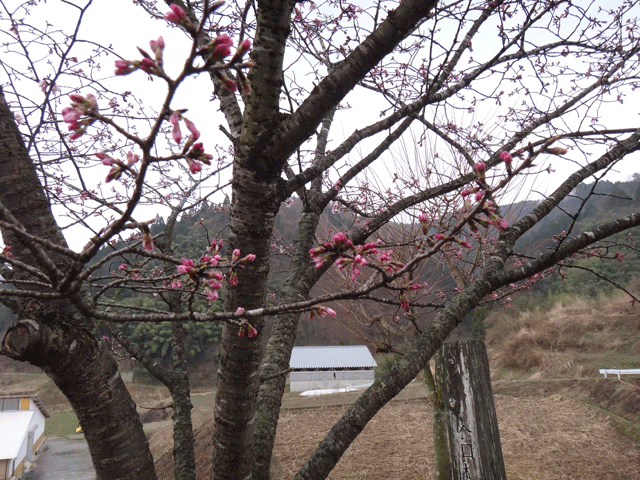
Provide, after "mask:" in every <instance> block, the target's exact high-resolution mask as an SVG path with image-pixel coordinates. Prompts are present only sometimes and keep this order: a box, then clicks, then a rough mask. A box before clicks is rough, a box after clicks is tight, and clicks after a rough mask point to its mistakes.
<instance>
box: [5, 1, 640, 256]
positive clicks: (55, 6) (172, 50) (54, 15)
mask: <svg viewBox="0 0 640 480" xmlns="http://www.w3.org/2000/svg"><path fill="white" fill-rule="evenodd" d="M11 3H12V2H9V4H11ZM603 3H619V0H615V1H613V2H603ZM161 8H163V9H165V10H168V9H167V8H165V7H164V6H162V7H161ZM163 11H164V10H163ZM32 12H33V13H32V16H31V17H30V19H29V20H30V21H31V22H40V23H41V24H42V25H44V22H45V21H48V22H50V23H51V24H53V25H56V26H57V25H63V24H65V23H67V22H75V19H76V18H77V14H78V12H77V9H75V8H72V7H70V6H69V5H66V4H64V3H62V2H59V1H48V2H46V3H44V2H40V3H38V4H37V6H35V7H33V10H32ZM161 35H162V36H163V37H164V39H165V42H166V44H167V47H166V49H165V66H166V70H167V71H168V73H169V74H170V75H175V74H176V73H177V72H178V71H179V69H180V68H181V62H182V57H183V55H184V52H185V51H186V50H188V48H189V40H188V38H187V37H186V36H185V35H184V34H183V33H182V32H181V31H180V30H178V29H177V28H171V27H170V26H169V25H168V24H167V23H166V22H164V21H158V20H153V19H151V18H150V17H149V15H148V14H147V13H146V12H144V11H143V10H142V9H141V8H140V7H138V6H135V5H134V4H133V3H132V2H130V1H128V0H94V1H93V4H92V6H91V7H90V9H89V11H88V13H87V15H86V16H85V19H84V21H83V24H82V27H81V30H80V37H82V38H90V39H92V40H94V41H96V42H98V43H102V44H111V45H112V46H113V49H114V50H115V51H116V52H118V53H119V54H120V55H121V56H122V57H123V58H127V59H138V58H140V56H139V54H138V52H137V50H136V47H137V46H140V47H142V48H145V49H147V50H148V42H149V40H150V39H156V38H158V37H159V36H161ZM497 41H498V39H497V37H487V38H486V42H487V45H485V46H484V48H483V47H482V46H480V48H478V46H476V49H475V51H474V55H475V56H476V59H477V58H478V56H480V55H482V52H483V50H491V49H490V48H487V46H488V45H490V44H491V43H493V42H497ZM477 43H478V42H477V40H476V44H477ZM86 48H90V46H89V45H87V47H86ZM75 54H76V55H78V56H81V55H80V54H81V52H80V51H77V52H76V53H75ZM114 60H115V58H109V59H104V60H103V61H102V70H101V72H100V75H101V76H103V78H105V79H108V80H105V81H108V82H110V85H111V87H112V88H113V89H114V90H117V91H124V90H132V91H133V92H134V93H135V94H136V95H137V96H139V97H141V98H143V99H144V101H145V102H146V103H147V104H148V105H154V104H155V105H158V103H159V102H161V100H162V98H163V97H164V92H165V90H166V89H165V85H164V82H161V81H159V80H157V79H156V80H155V81H153V82H150V81H149V80H148V78H147V76H146V75H143V74H141V73H140V72H136V73H135V74H132V75H129V76H125V77H114V76H113V75H112V73H113V70H114V67H113V61H114ZM31 87H32V88H31V89H30V90H31V91H33V92H34V93H33V94H34V95H38V94H40V95H42V93H41V92H39V91H38V90H37V88H34V87H35V86H31ZM211 90H212V88H211V83H210V81H209V80H208V78H206V76H201V77H200V78H198V79H190V80H189V81H187V82H186V83H185V84H184V85H183V86H182V88H181V90H180V91H179V94H178V95H177V97H176V98H175V99H174V101H173V102H172V108H189V114H188V116H189V118H190V119H192V120H193V121H194V122H195V123H196V125H197V126H198V127H199V129H200V131H201V132H202V137H201V140H203V141H204V142H205V147H206V146H207V145H208V144H209V145H210V144H215V143H216V142H220V143H222V144H227V143H228V141H227V140H226V138H225V137H224V136H223V135H222V133H220V131H219V129H218V126H219V125H220V124H223V123H224V120H223V117H222V115H221V114H220V113H219V112H218V111H217V109H218V105H217V102H216V101H214V102H209V101H208V100H209V98H211ZM639 93H640V92H636V93H635V97H629V98H628V99H627V101H626V105H625V106H620V105H619V104H613V105H611V106H607V107H604V108H603V111H602V115H603V117H606V119H607V120H606V124H607V126H610V127H612V126H617V127H632V126H634V125H637V124H638V110H637V108H634V107H633V105H634V104H635V105H637V104H638V103H640V102H639V101H638V100H640V99H639V98H638V96H639ZM354 95H361V97H360V98H363V97H362V95H364V94H362V93H353V94H351V97H350V98H351V99H352V98H354V97H353V96H354ZM203 98H204V99H206V100H207V101H203ZM350 98H348V99H347V100H348V101H349V100H350ZM634 99H635V101H634ZM353 103H354V104H355V103H359V107H358V108H357V109H353V110H342V111H340V113H339V116H338V125H336V127H335V131H336V132H344V136H347V135H349V134H350V133H351V132H352V130H353V128H355V126H359V127H362V119H363V118H365V119H370V120H371V121H375V120H376V119H377V118H379V111H380V107H381V106H380V105H377V104H376V103H375V102H369V103H367V102H366V101H365V102H355V101H354V102H353ZM493 114H494V113H493V112H491V111H490V110H484V111H478V112H477V113H476V115H477V118H478V119H479V120H481V121H483V122H484V123H485V124H491V116H492V115H493ZM578 120H579V119H576V121H578ZM603 123H604V122H603ZM492 128H494V127H492ZM342 138H343V137H342V134H341V133H340V134H339V136H338V137H334V140H333V141H332V142H331V143H330V145H329V148H330V149H331V148H332V147H335V146H336V145H337V144H338V142H339V141H341V139H342ZM367 145H368V144H367V143H365V144H363V146H361V147H360V148H359V150H358V151H359V152H361V153H362V154H365V153H366V149H367V148H368V147H367ZM593 153H594V155H596V154H598V152H596V151H594V152H593ZM570 155H571V153H570V154H569V155H568V156H567V158H570ZM639 156H640V155H638V154H636V155H633V156H630V158H629V159H628V160H627V161H625V162H624V163H623V164H621V167H620V168H619V169H618V171H617V173H615V174H614V175H612V176H611V177H610V179H611V180H626V179H627V178H629V177H630V176H631V175H632V174H633V173H634V172H636V171H638V170H640V168H639V167H638V158H639ZM547 160H550V161H551V162H552V163H553V166H554V168H555V169H556V170H557V174H555V175H546V174H545V175H544V176H542V177H540V178H538V179H537V182H536V185H535V186H530V185H528V186H526V187H525V188H524V190H525V191H531V190H532V189H534V190H543V189H545V188H554V187H555V186H556V185H557V184H558V182H559V181H561V180H562V179H564V178H565V176H566V173H567V172H570V171H571V170H572V169H573V168H574V166H572V164H571V163H570V162H564V161H561V160H559V159H557V158H556V159H553V158H549V159H547ZM381 174H382V175H385V173H384V172H382V173H381ZM99 175H100V177H101V178H104V175H106V170H104V171H100V174H99ZM96 181H98V182H99V181H101V180H99V179H96ZM521 195H522V194H521ZM217 200H218V201H221V200H222V198H219V199H217ZM161 214H162V213H161ZM153 216H155V212H152V211H151V210H149V213H148V214H146V213H144V212H143V214H141V215H138V218H141V217H145V218H141V219H146V217H153ZM67 237H68V239H69V241H70V243H71V246H72V248H74V249H78V248H81V246H82V244H83V243H84V241H86V240H85V238H82V236H81V235H75V234H74V235H69V234H67Z"/></svg>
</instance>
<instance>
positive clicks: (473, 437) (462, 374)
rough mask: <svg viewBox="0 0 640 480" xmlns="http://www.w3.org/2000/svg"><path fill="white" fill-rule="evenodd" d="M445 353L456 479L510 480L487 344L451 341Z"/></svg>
mask: <svg viewBox="0 0 640 480" xmlns="http://www.w3.org/2000/svg"><path fill="white" fill-rule="evenodd" d="M441 352H442V391H443V393H444V401H445V402H444V403H445V408H446V411H447V423H448V426H449V445H450V448H451V457H452V459H451V460H452V461H451V463H452V465H453V478H454V479H455V480H466V479H468V478H491V479H496V480H506V478H507V475H506V473H505V470H504V460H503V458H502V447H501V446H500V432H499V431H498V419H497V417H496V408H495V405H494V403H493V392H492V390H491V377H490V374H489V359H488V357H487V349H486V347H485V345H484V342H482V341H480V340H459V341H457V342H448V343H445V344H444V345H443V346H442V349H441Z"/></svg>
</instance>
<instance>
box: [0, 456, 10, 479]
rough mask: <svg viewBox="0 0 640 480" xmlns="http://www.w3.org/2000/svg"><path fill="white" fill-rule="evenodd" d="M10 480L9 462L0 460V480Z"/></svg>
mask: <svg viewBox="0 0 640 480" xmlns="http://www.w3.org/2000/svg"><path fill="white" fill-rule="evenodd" d="M9 478H11V460H0V480H8V479H9Z"/></svg>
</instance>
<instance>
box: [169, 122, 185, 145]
mask: <svg viewBox="0 0 640 480" xmlns="http://www.w3.org/2000/svg"><path fill="white" fill-rule="evenodd" d="M171 136H172V137H173V141H174V142H176V143H177V144H178V145H179V144H180V142H182V132H181V131H180V124H178V123H176V124H175V125H174V126H173V130H172V131H171Z"/></svg>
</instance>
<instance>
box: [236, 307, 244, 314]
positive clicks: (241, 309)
mask: <svg viewBox="0 0 640 480" xmlns="http://www.w3.org/2000/svg"><path fill="white" fill-rule="evenodd" d="M244 312H245V309H244V308H242V307H238V308H236V313H244Z"/></svg>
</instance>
